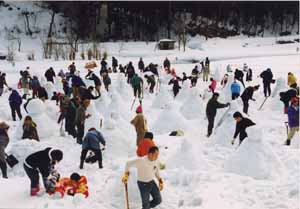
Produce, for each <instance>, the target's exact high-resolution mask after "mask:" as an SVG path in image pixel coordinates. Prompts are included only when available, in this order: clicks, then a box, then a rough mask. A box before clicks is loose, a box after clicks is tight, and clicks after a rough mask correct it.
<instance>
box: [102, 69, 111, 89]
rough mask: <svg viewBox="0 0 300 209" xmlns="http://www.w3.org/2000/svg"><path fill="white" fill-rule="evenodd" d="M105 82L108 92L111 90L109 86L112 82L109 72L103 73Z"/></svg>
mask: <svg viewBox="0 0 300 209" xmlns="http://www.w3.org/2000/svg"><path fill="white" fill-rule="evenodd" d="M103 83H104V87H105V89H106V91H107V92H108V91H109V86H110V84H111V79H110V77H109V74H108V73H106V74H105V75H103Z"/></svg>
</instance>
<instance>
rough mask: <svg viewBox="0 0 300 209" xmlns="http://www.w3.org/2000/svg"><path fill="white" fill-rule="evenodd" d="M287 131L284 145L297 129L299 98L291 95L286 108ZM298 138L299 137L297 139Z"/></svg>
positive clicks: (289, 140) (289, 141)
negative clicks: (289, 102) (289, 103)
mask: <svg viewBox="0 0 300 209" xmlns="http://www.w3.org/2000/svg"><path fill="white" fill-rule="evenodd" d="M288 125H289V133H288V136H287V140H286V142H285V145H290V144H291V140H292V138H293V137H294V135H295V133H296V132H298V131H299V98H297V97H293V98H292V99H291V105H290V106H289V108H288ZM298 140H299V139H298Z"/></svg>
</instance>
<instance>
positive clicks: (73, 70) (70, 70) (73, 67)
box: [68, 62, 76, 75]
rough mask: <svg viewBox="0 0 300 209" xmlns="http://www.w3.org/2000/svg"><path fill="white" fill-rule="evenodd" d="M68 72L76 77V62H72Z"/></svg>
mask: <svg viewBox="0 0 300 209" xmlns="http://www.w3.org/2000/svg"><path fill="white" fill-rule="evenodd" d="M68 70H69V72H70V74H71V75H74V74H75V72H76V66H75V62H72V64H71V65H69V67H68Z"/></svg>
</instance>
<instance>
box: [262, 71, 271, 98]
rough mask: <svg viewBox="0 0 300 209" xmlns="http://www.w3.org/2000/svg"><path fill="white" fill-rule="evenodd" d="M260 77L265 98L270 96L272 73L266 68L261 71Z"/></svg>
mask: <svg viewBox="0 0 300 209" xmlns="http://www.w3.org/2000/svg"><path fill="white" fill-rule="evenodd" d="M260 77H261V78H262V79H263V84H264V94H265V97H268V96H270V95H271V83H272V82H273V73H272V71H271V69H270V68H268V69H267V70H265V71H263V72H262V73H261V74H260Z"/></svg>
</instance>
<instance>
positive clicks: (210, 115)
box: [206, 92, 230, 137]
mask: <svg viewBox="0 0 300 209" xmlns="http://www.w3.org/2000/svg"><path fill="white" fill-rule="evenodd" d="M218 98H219V93H216V92H215V93H213V96H212V98H211V99H210V100H209V101H208V103H207V105H206V117H207V120H208V127H207V135H206V136H207V137H209V136H210V135H211V134H212V130H213V128H214V121H215V117H216V114H217V109H219V108H225V107H228V106H229V105H230V104H229V103H227V104H222V103H219V102H218Z"/></svg>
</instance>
